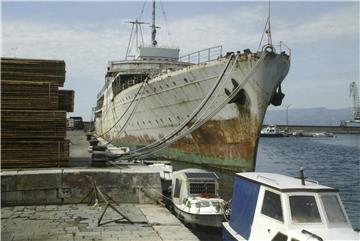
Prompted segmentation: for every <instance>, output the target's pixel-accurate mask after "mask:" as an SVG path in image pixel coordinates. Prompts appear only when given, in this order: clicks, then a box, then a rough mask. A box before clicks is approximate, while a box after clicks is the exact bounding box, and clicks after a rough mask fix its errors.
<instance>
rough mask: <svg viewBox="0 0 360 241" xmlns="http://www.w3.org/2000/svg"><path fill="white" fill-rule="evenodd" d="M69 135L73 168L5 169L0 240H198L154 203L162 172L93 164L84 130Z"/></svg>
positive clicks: (147, 168)
mask: <svg viewBox="0 0 360 241" xmlns="http://www.w3.org/2000/svg"><path fill="white" fill-rule="evenodd" d="M68 138H69V139H70V141H71V144H70V162H69V167H66V168H46V169H40V168H39V169H30V168H29V169H2V170H1V202H2V203H1V205H2V206H1V238H0V240H3V241H40V240H45V241H46V240H49V241H50V240H51V241H55V240H59V241H60V240H61V241H65V240H66V241H78V240H81V241H87V240H91V241H98V240H99V241H100V240H104V241H105V240H106V241H113V240H126V241H145V240H149V241H153V240H154V241H175V240H183V241H195V240H199V239H198V238H197V237H196V236H195V235H194V234H193V233H192V232H191V231H190V230H189V229H187V228H186V227H185V226H184V225H183V224H182V223H181V222H180V221H179V220H178V219H177V218H176V217H175V216H174V215H172V214H171V213H170V212H169V211H168V210H167V209H166V208H164V207H162V206H160V205H157V204H156V203H157V201H158V200H159V199H161V181H160V174H159V171H156V170H155V169H153V168H150V167H146V166H135V165H129V166H126V165H122V166H116V167H115V166H114V167H106V168H94V167H91V159H90V153H89V152H88V147H89V143H88V142H87V141H86V136H85V133H84V132H82V131H71V132H68ZM92 190H99V192H96V191H94V192H92ZM95 193H96V194H95ZM100 193H101V194H100ZM101 195H104V196H105V199H106V200H105V202H104V199H103V198H101V197H100V196H101ZM107 203H110V204H111V205H113V207H114V208H111V207H109V206H107ZM88 204H90V205H88ZM106 207H107V209H106ZM105 209H106V211H105ZM115 209H116V210H118V211H120V213H121V214H122V215H121V214H120V213H118V212H116V210H115ZM101 216H103V217H102V218H101ZM124 216H126V217H127V219H128V220H130V221H131V222H129V221H128V220H127V219H124V218H123V217H124ZM100 219H101V222H100V223H99V220H100Z"/></svg>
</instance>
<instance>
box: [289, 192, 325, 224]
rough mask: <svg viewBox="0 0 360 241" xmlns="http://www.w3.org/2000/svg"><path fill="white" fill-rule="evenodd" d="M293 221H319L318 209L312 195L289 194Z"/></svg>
mask: <svg viewBox="0 0 360 241" xmlns="http://www.w3.org/2000/svg"><path fill="white" fill-rule="evenodd" d="M289 201H290V210H291V218H292V222H293V223H320V222H321V218H320V214H319V209H318V207H317V205H316V201H315V197H314V196H290V197H289Z"/></svg>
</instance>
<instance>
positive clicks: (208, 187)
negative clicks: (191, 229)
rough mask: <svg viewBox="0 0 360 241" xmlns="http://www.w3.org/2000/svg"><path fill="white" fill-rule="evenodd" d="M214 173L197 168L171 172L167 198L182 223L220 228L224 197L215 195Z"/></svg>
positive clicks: (215, 182) (222, 219) (216, 188)
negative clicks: (170, 184) (171, 177)
mask: <svg viewBox="0 0 360 241" xmlns="http://www.w3.org/2000/svg"><path fill="white" fill-rule="evenodd" d="M218 189H219V183H218V176H217V175H216V174H215V173H214V172H209V171H205V170H201V169H184V170H180V171H176V172H173V179H172V192H171V198H172V202H173V207H174V212H175V214H176V216H177V217H178V218H179V219H180V220H182V221H183V222H184V223H186V224H190V225H192V226H196V225H200V226H206V227H215V228H220V227H221V223H222V222H223V221H224V210H223V208H222V207H223V204H224V200H223V199H221V198H220V197H219V194H218Z"/></svg>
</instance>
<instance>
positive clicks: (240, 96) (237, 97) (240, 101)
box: [225, 78, 246, 105]
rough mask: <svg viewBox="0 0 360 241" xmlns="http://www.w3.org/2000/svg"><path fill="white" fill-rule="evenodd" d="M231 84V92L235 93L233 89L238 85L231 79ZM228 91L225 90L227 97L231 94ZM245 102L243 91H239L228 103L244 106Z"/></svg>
mask: <svg viewBox="0 0 360 241" xmlns="http://www.w3.org/2000/svg"><path fill="white" fill-rule="evenodd" d="M231 83H232V84H233V90H232V92H234V91H235V89H236V88H237V87H238V86H239V83H238V82H237V81H236V80H235V79H233V78H231ZM232 92H231V91H230V90H228V89H227V88H225V94H226V95H227V96H230V95H231V93H232ZM245 101H246V92H245V90H244V89H241V90H240V91H239V93H237V94H236V95H235V96H234V97H233V98H232V99H231V100H230V101H229V103H236V104H239V105H244V104H245Z"/></svg>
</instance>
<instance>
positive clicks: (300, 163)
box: [173, 135, 360, 240]
mask: <svg viewBox="0 0 360 241" xmlns="http://www.w3.org/2000/svg"><path fill="white" fill-rule="evenodd" d="M190 167H197V166H194V165H190V164H184V163H179V162H173V168H174V170H179V169H183V168H190ZM300 167H303V168H304V169H305V176H307V177H308V178H309V179H312V180H316V181H318V182H319V183H320V184H323V185H326V186H330V187H334V188H337V189H338V190H339V191H340V196H341V198H342V201H343V203H344V206H345V209H346V211H347V213H348V215H349V218H350V220H351V223H352V226H353V228H360V180H359V179H360V135H336V136H335V137H331V138H329V137H282V138H276V137H266V138H260V141H259V147H258V152H257V163H256V171H257V172H274V173H279V174H285V175H288V176H299V169H300ZM214 171H216V170H214ZM216 173H217V174H218V176H219V177H220V195H221V196H222V197H223V198H224V199H226V200H229V199H230V198H231V196H232V186H233V180H234V173H231V172H219V171H216ZM200 236H201V234H200ZM200 238H201V237H200ZM214 238H215V237H214ZM201 239H202V238H201ZM204 240H205V239H204ZM213 240H217V239H213Z"/></svg>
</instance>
